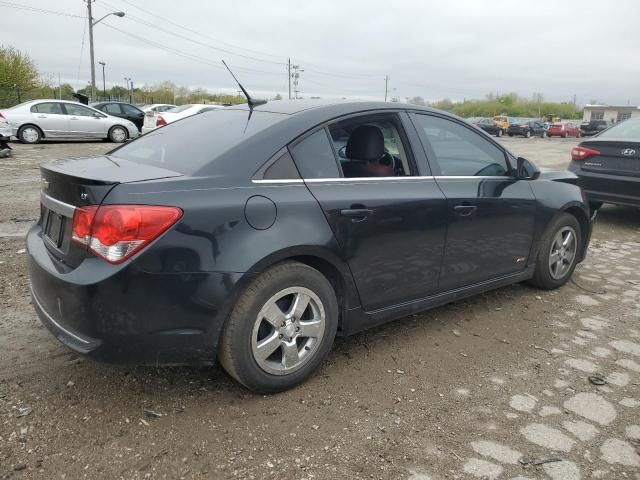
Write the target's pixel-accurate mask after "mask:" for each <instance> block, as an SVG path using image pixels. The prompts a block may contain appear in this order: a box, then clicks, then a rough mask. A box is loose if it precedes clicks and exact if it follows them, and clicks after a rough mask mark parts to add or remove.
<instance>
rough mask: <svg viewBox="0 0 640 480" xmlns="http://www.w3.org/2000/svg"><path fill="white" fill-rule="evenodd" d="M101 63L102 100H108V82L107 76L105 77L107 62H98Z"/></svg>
mask: <svg viewBox="0 0 640 480" xmlns="http://www.w3.org/2000/svg"><path fill="white" fill-rule="evenodd" d="M98 63H99V64H100V65H102V97H103V98H102V100H106V99H107V82H106V81H105V77H104V67H106V65H107V64H106V63H104V62H98Z"/></svg>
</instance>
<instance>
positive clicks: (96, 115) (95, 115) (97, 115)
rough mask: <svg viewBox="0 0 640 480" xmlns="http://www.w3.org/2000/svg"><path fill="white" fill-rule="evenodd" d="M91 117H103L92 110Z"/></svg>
mask: <svg viewBox="0 0 640 480" xmlns="http://www.w3.org/2000/svg"><path fill="white" fill-rule="evenodd" d="M93 117H94V118H103V115H101V114H99V113H98V112H93Z"/></svg>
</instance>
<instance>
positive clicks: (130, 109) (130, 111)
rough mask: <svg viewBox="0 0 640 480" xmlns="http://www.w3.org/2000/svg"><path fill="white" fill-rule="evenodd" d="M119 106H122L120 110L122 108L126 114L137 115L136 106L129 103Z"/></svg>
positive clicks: (138, 111)
mask: <svg viewBox="0 0 640 480" xmlns="http://www.w3.org/2000/svg"><path fill="white" fill-rule="evenodd" d="M120 106H121V107H122V110H124V113H126V114H127V115H138V114H139V113H140V110H138V109H137V108H136V107H132V106H131V105H127V104H123V105H120Z"/></svg>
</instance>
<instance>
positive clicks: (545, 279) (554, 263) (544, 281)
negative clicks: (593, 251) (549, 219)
mask: <svg viewBox="0 0 640 480" xmlns="http://www.w3.org/2000/svg"><path fill="white" fill-rule="evenodd" d="M581 245H582V232H581V229H580V224H579V223H578V220H577V219H576V217H574V216H573V215H570V214H568V213H562V214H561V215H560V216H559V217H558V218H557V219H556V220H555V221H554V222H553V223H552V224H551V225H550V226H549V229H548V230H547V234H546V235H545V237H544V239H543V240H542V242H541V245H540V250H539V251H538V258H537V259H536V270H535V273H534V275H533V278H532V279H531V280H530V282H529V283H531V284H532V285H534V286H536V287H538V288H542V289H545V290H554V289H556V288H559V287H561V286H563V285H564V284H565V283H567V281H568V280H569V278H571V275H572V274H573V271H574V270H575V268H576V265H577V260H578V254H579V249H580V248H581Z"/></svg>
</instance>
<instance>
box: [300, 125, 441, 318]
mask: <svg viewBox="0 0 640 480" xmlns="http://www.w3.org/2000/svg"><path fill="white" fill-rule="evenodd" d="M405 121H408V118H405ZM358 129H359V132H364V131H365V130H366V131H367V132H368V133H365V134H364V136H363V135H361V134H360V133H355V132H356V131H357V130H358ZM376 131H380V132H382V138H383V140H381V139H380V134H378V133H376ZM408 135H413V137H414V142H419V140H417V135H416V133H415V130H413V132H412V133H411V132H409V134H407V133H406V130H405V128H404V123H403V122H402V120H401V116H400V115H399V114H397V113H381V114H367V115H364V116H363V115H359V116H353V117H349V118H346V119H342V120H340V121H336V122H333V123H332V124H330V125H326V126H323V127H321V128H318V129H316V130H315V131H313V132H311V133H310V134H308V135H306V136H305V137H304V138H302V139H299V140H297V141H296V142H294V143H293V144H292V145H290V151H291V154H292V156H293V158H294V159H295V162H296V165H297V166H298V169H299V170H300V173H301V175H302V177H303V179H304V182H305V184H306V185H307V187H308V188H309V190H310V191H311V193H312V194H313V195H314V197H315V198H316V199H317V201H318V203H319V204H320V206H321V207H322V209H323V211H324V214H325V217H326V219H327V221H328V222H329V225H330V226H331V229H332V230H333V233H334V235H335V238H336V240H337V241H338V243H339V245H340V247H341V250H342V254H343V256H344V259H345V260H346V262H347V263H348V265H349V267H350V269H351V272H352V274H353V278H354V281H355V284H356V287H357V289H358V292H359V294H360V299H361V302H362V306H363V308H364V310H365V311H368V312H371V311H375V310H378V309H381V308H383V307H386V306H390V305H396V304H399V303H402V302H408V301H411V300H414V299H418V298H424V297H426V296H428V295H430V294H432V293H434V292H436V291H437V289H438V278H439V273H440V266H441V261H442V252H443V247H444V238H445V229H446V200H445V197H444V195H443V193H442V191H441V190H440V189H439V188H438V186H437V185H436V183H435V181H434V179H433V177H432V176H430V175H429V174H427V175H426V176H424V175H423V176H419V175H418V174H417V173H418V172H417V170H416V166H415V163H414V154H413V151H412V148H411V146H410V144H409V136H408ZM373 137H376V138H373ZM345 138H347V140H346V142H344V139H345ZM334 140H335V142H334ZM380 141H383V143H384V145H383V146H381V145H380ZM412 143H413V142H412ZM367 149H369V150H367ZM381 149H383V150H381ZM379 153H381V155H380V157H379V158H378V160H379V162H378V161H377V160H376V159H372V158H371V157H370V156H371V155H373V156H377V155H378V154H379ZM350 156H351V157H350ZM352 157H353V158H352ZM355 157H361V158H355ZM362 157H367V158H362ZM365 175H367V176H365Z"/></svg>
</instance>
